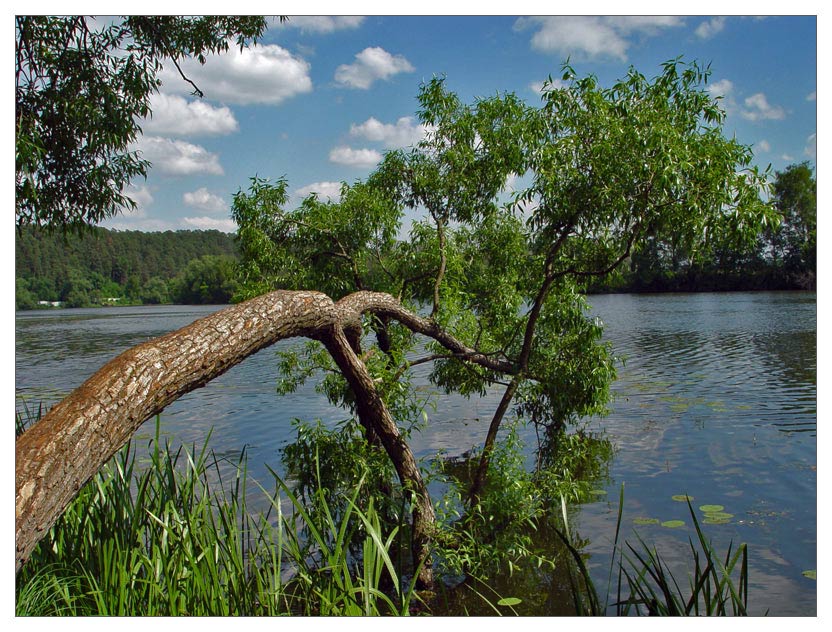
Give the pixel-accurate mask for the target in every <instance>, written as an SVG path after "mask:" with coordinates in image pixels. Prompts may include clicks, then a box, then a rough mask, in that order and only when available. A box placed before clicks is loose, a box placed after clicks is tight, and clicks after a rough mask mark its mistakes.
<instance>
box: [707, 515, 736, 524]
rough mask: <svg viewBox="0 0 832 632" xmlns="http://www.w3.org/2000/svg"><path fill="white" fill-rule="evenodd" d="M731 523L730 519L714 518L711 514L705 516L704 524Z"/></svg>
mask: <svg viewBox="0 0 832 632" xmlns="http://www.w3.org/2000/svg"><path fill="white" fill-rule="evenodd" d="M729 522H731V519H730V518H714V517H713V515H711V514H705V518H704V519H703V520H702V524H728V523H729Z"/></svg>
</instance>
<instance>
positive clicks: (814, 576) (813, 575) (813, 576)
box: [801, 570, 818, 580]
mask: <svg viewBox="0 0 832 632" xmlns="http://www.w3.org/2000/svg"><path fill="white" fill-rule="evenodd" d="M801 575H803V577H808V578H809V579H814V580H817V578H818V572H817V570H812V571H803V572H802V573H801Z"/></svg>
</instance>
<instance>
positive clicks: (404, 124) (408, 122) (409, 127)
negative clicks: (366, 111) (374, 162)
mask: <svg viewBox="0 0 832 632" xmlns="http://www.w3.org/2000/svg"><path fill="white" fill-rule="evenodd" d="M426 131H427V128H426V127H425V126H424V125H422V124H420V123H417V122H416V121H415V120H414V119H413V118H412V117H410V116H403V117H401V118H400V119H399V120H398V121H396V122H395V123H382V122H381V121H379V120H378V119H376V118H375V117H372V116H371V117H370V118H368V119H367V120H366V121H364V122H363V123H361V125H356V124H354V123H353V124H352V125H350V136H360V137H363V138H366V139H367V140H370V141H374V142H380V143H384V146H385V147H386V148H388V149H396V148H398V147H409V146H410V145H415V144H416V143H418V142H419V141H420V140H422V139H423V138H424V137H425V133H426Z"/></svg>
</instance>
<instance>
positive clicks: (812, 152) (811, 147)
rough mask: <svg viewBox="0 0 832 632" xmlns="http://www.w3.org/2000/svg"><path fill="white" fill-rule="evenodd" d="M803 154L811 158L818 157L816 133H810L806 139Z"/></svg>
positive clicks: (815, 158)
mask: <svg viewBox="0 0 832 632" xmlns="http://www.w3.org/2000/svg"><path fill="white" fill-rule="evenodd" d="M803 155H804V156H808V157H809V158H811V159H812V160H817V157H818V135H817V134H812V135H811V136H809V138H807V139H806V147H805V148H804V149H803Z"/></svg>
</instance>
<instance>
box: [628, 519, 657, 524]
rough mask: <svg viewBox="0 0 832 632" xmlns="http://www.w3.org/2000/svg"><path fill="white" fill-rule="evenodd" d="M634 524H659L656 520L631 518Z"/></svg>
mask: <svg viewBox="0 0 832 632" xmlns="http://www.w3.org/2000/svg"><path fill="white" fill-rule="evenodd" d="M633 522H634V523H635V524H659V519H658V518H633Z"/></svg>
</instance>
